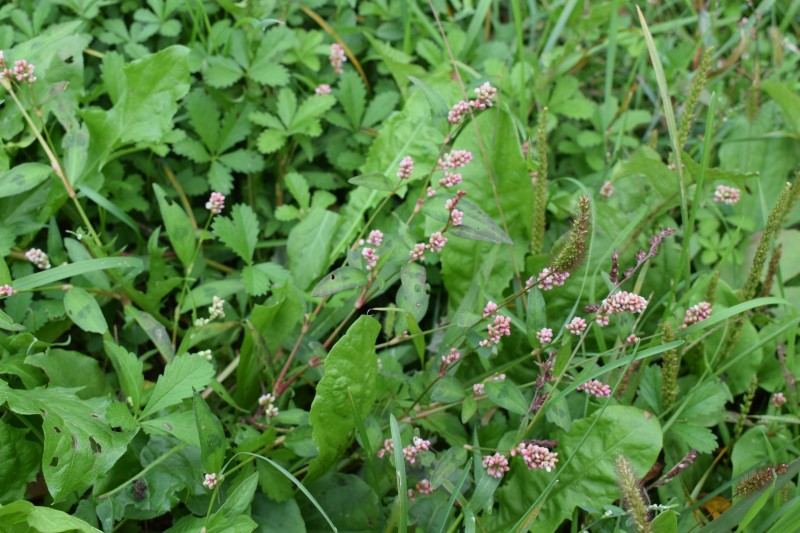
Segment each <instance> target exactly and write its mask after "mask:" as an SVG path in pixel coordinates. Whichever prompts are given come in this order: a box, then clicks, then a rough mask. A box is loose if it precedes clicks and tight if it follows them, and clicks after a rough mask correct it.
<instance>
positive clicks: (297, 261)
mask: <svg viewBox="0 0 800 533" xmlns="http://www.w3.org/2000/svg"><path fill="white" fill-rule="evenodd" d="M338 226H339V215H338V214H336V213H334V212H332V211H327V210H324V209H312V210H311V211H310V212H309V214H308V216H306V218H304V219H303V220H302V221H301V222H300V223H299V224H297V225H296V226H295V227H294V228H292V231H290V232H289V239H288V243H287V245H286V253H287V255H288V256H289V269H290V270H291V272H292V275H293V276H294V280H295V283H296V284H297V287H298V288H299V289H301V290H306V289H308V287H309V286H311V284H312V283H313V282H314V280H316V279H317V278H318V277H319V276H321V275H322V273H323V272H324V271H325V269H326V268H327V267H328V253H329V251H330V248H331V241H332V240H333V236H334V235H336V230H337V228H338Z"/></svg>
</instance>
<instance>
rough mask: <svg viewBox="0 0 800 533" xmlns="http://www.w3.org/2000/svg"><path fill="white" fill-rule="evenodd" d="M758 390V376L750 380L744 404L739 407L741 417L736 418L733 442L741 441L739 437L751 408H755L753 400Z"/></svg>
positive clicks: (743, 400) (743, 398)
mask: <svg viewBox="0 0 800 533" xmlns="http://www.w3.org/2000/svg"><path fill="white" fill-rule="evenodd" d="M757 389H758V376H753V379H751V380H750V386H749V387H747V390H746V391H745V393H744V397H742V404H741V405H740V406H739V416H738V417H737V418H736V428H735V429H734V430H733V442H736V441H737V440H739V437H740V436H741V435H742V430H743V429H744V421H745V420H746V419H747V415H748V414H749V413H750V408H751V407H752V406H753V398H754V397H755V395H756V390H757Z"/></svg>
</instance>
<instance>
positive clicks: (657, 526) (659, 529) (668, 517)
mask: <svg viewBox="0 0 800 533" xmlns="http://www.w3.org/2000/svg"><path fill="white" fill-rule="evenodd" d="M650 527H652V528H653V533H678V515H677V514H675V511H664V512H663V513H661V514H659V515H658V516H657V517H656V518H655V519H654V520H653V521H652V522H650Z"/></svg>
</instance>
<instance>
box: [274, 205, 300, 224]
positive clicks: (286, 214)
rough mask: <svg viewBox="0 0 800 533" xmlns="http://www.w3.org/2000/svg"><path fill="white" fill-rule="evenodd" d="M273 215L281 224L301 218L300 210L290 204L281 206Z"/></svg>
mask: <svg viewBox="0 0 800 533" xmlns="http://www.w3.org/2000/svg"><path fill="white" fill-rule="evenodd" d="M273 214H274V215H275V218H276V219H277V220H280V221H281V222H288V221H290V220H296V219H298V218H300V210H299V209H297V208H296V207H295V206H293V205H289V204H283V205H279V206H278V208H277V209H275V212H274V213H273Z"/></svg>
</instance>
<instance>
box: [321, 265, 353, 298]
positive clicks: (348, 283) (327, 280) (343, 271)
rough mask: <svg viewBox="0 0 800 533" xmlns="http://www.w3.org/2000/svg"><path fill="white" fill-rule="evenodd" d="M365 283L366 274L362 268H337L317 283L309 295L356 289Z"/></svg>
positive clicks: (328, 294)
mask: <svg viewBox="0 0 800 533" xmlns="http://www.w3.org/2000/svg"><path fill="white" fill-rule="evenodd" d="M366 283H367V275H366V274H365V273H364V271H363V270H361V269H358V268H354V267H342V268H337V269H336V270H334V271H333V272H331V273H330V274H328V275H327V276H325V277H324V278H322V279H321V280H320V282H319V283H317V286H316V287H314V290H313V291H311V296H314V297H317V298H319V297H322V296H330V295H332V294H336V293H337V292H342V291H347V290H350V289H358V288H360V287H363V286H364V285H365V284H366Z"/></svg>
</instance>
